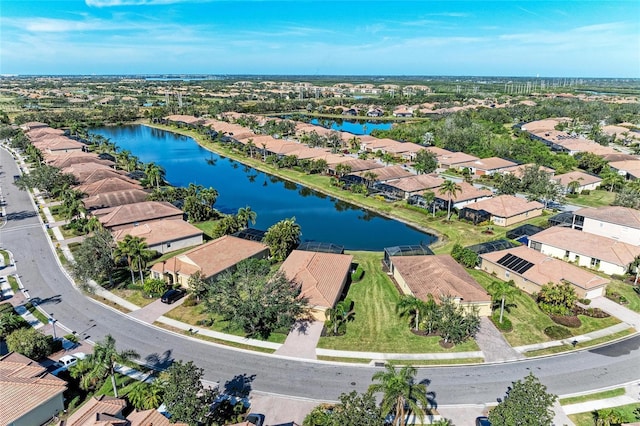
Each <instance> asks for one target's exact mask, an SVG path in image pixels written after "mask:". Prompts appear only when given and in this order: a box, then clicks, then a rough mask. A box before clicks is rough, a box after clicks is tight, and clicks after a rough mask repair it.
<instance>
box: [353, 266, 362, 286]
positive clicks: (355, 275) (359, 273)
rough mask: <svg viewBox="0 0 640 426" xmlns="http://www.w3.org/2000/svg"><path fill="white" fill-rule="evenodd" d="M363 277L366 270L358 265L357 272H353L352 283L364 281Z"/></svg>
mask: <svg viewBox="0 0 640 426" xmlns="http://www.w3.org/2000/svg"><path fill="white" fill-rule="evenodd" d="M363 276H364V269H362V267H361V266H360V265H358V267H357V268H356V270H355V271H353V273H352V274H351V281H352V282H358V281H360V280H361V279H362V277H363Z"/></svg>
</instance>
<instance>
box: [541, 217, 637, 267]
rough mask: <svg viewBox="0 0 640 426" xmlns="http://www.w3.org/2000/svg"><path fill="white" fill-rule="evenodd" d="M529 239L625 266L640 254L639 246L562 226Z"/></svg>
mask: <svg viewBox="0 0 640 426" xmlns="http://www.w3.org/2000/svg"><path fill="white" fill-rule="evenodd" d="M529 240H531V241H537V242H540V243H543V244H546V245H549V246H552V247H556V248H559V249H562V250H569V251H571V252H573V253H576V254H579V255H581V256H588V257H591V258H596V259H600V260H603V261H605V262H608V263H612V264H614V265H619V266H625V267H626V266H628V265H629V264H630V263H631V262H633V260H634V259H635V258H636V257H637V256H640V247H638V246H634V245H631V244H627V243H623V242H621V241H617V240H614V239H612V238H607V237H602V236H600V235H595V234H589V233H588V232H582V231H578V230H577V229H572V228H565V227H562V226H553V227H551V228H549V229H545V230H544V231H542V232H538V233H537V234H535V235H532V236H530V237H529Z"/></svg>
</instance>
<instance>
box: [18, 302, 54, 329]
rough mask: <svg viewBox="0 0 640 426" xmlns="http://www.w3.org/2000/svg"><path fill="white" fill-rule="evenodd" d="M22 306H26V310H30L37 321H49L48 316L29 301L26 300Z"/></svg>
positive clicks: (44, 322)
mask: <svg viewBox="0 0 640 426" xmlns="http://www.w3.org/2000/svg"><path fill="white" fill-rule="evenodd" d="M24 307H25V308H27V310H28V311H29V312H31V314H32V315H33V316H34V317H36V318H37V320H38V321H40V322H41V323H43V324H46V323H48V322H49V318H48V317H47V316H46V315H45V314H43V313H42V312H40V311H39V310H38V308H36V307H35V306H34V305H33V304H32V303H31V302H27V303H26V304H25V305H24Z"/></svg>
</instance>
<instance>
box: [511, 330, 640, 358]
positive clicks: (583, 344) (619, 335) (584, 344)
mask: <svg viewBox="0 0 640 426" xmlns="http://www.w3.org/2000/svg"><path fill="white" fill-rule="evenodd" d="M633 333H635V329H634V328H629V329H627V330H623V331H619V332H617V333H614V334H610V335H608V336H604V337H599V338H597V339H592V340H589V341H586V342H580V343H578V344H577V345H576V346H575V348H574V347H573V345H560V346H554V347H552V348H547V349H540V350H537V351H529V352H525V354H524V355H525V356H527V357H535V356H544V355H553V354H559V353H561V352H569V351H571V350H574V349H575V350H579V349H584V348H589V347H591V346H597V345H600V344H602V343H606V342H612V341H614V340H617V339H620V338H622V337H625V336H629V335H631V334H633Z"/></svg>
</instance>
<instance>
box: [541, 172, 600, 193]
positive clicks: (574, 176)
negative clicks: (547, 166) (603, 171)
mask: <svg viewBox="0 0 640 426" xmlns="http://www.w3.org/2000/svg"><path fill="white" fill-rule="evenodd" d="M553 180H555V181H556V182H558V183H559V184H560V185H562V187H563V188H564V192H565V193H568V192H571V191H573V192H574V193H580V192H582V191H585V190H588V191H592V190H594V189H596V188H598V187H599V186H600V184H601V183H602V178H600V177H598V176H594V175H592V174H589V173H585V172H581V171H579V170H576V171H573V172H569V173H565V174H562V175H557V176H554V177H553ZM571 182H577V184H576V185H577V186H576V187H575V188H571Z"/></svg>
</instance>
